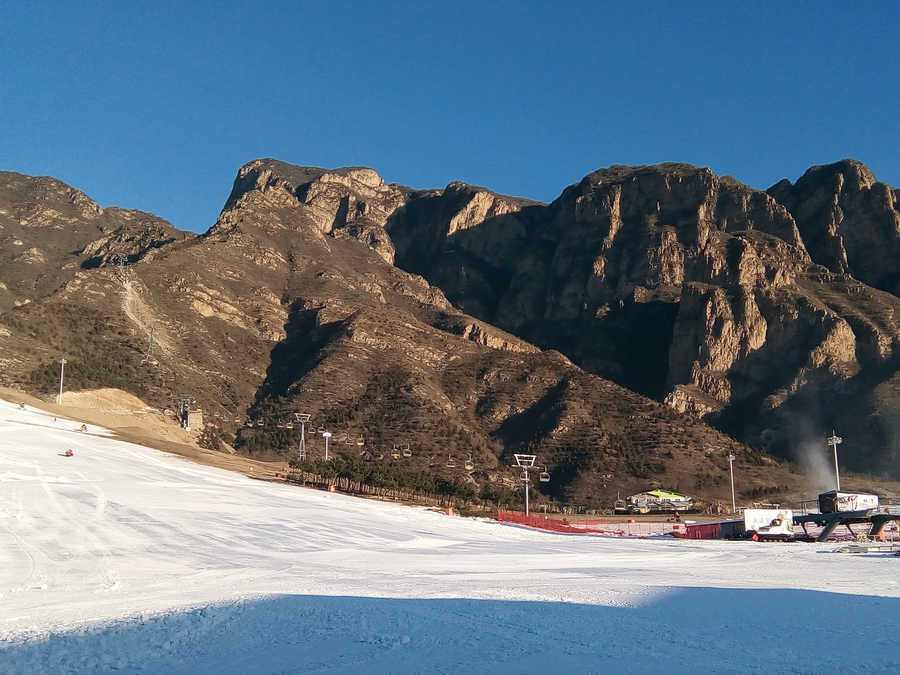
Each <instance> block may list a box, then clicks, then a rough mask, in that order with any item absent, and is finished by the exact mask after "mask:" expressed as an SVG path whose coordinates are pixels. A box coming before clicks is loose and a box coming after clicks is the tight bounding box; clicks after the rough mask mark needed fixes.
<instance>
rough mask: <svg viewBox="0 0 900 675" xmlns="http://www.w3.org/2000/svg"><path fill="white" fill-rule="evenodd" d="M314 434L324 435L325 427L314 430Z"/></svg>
mask: <svg viewBox="0 0 900 675" xmlns="http://www.w3.org/2000/svg"><path fill="white" fill-rule="evenodd" d="M316 433H317V434H324V433H325V427H319V428H318V429H316Z"/></svg>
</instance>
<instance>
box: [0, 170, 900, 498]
mask: <svg viewBox="0 0 900 675" xmlns="http://www.w3.org/2000/svg"><path fill="white" fill-rule="evenodd" d="M860 175H862V173H860ZM5 180H6V181H7V183H6V187H5V188H4V185H3V184H0V218H5V220H0V225H2V226H3V228H4V229H3V230H0V236H5V237H6V239H4V240H3V242H4V243H3V246H2V247H0V256H6V258H3V260H9V261H11V263H12V264H11V266H6V267H3V268H2V269H0V281H3V282H4V283H7V282H6V279H9V280H10V281H9V284H13V285H14V284H19V285H18V286H15V287H14V288H13V289H12V290H10V288H11V286H10V285H9V284H8V285H7V286H8V287H7V288H6V289H5V290H6V291H7V292H8V295H7V296H5V297H6V298H7V300H8V303H7V305H6V306H7V308H9V309H8V310H7V311H6V312H5V313H3V314H0V331H2V333H0V335H5V336H6V337H8V338H11V339H7V340H0V364H2V365H3V367H4V369H3V377H4V378H6V379H5V381H6V382H7V383H12V384H15V383H17V382H18V383H20V384H26V385H28V386H33V387H40V386H43V385H42V383H44V384H46V383H45V382H44V380H47V379H48V378H49V379H52V376H53V373H52V372H51V371H50V370H48V367H50V366H48V364H51V365H52V363H53V361H54V359H56V358H58V357H59V356H62V355H65V356H67V358H70V359H71V360H72V361H77V362H79V363H81V364H82V365H83V366H84V367H83V368H82V370H81V371H79V372H81V373H82V375H80V376H79V377H82V379H84V381H85V383H89V382H93V381H95V380H102V381H103V382H102V384H105V385H110V384H111V382H110V378H116V377H117V378H119V380H117V381H118V382H120V385H119V386H125V385H128V387H131V389H132V390H133V391H136V392H138V393H140V394H141V395H143V396H145V397H147V398H148V399H150V400H151V401H154V402H157V403H159V404H161V405H163V404H168V405H171V403H172V401H173V400H174V397H175V396H176V395H178V394H182V393H190V394H192V395H194V396H195V397H196V398H197V399H198V401H202V402H203V405H204V407H205V408H206V409H207V412H208V413H209V414H208V415H207V417H208V418H209V419H218V420H220V421H221V422H222V424H223V426H224V427H226V428H227V429H228V430H231V431H237V432H238V436H239V439H238V443H239V444H240V445H241V447H242V448H243V451H244V452H250V453H255V454H260V453H261V454H263V455H268V456H272V455H273V453H274V454H276V455H277V453H280V452H283V453H288V454H291V453H292V452H293V447H294V445H295V442H296V435H295V433H289V432H287V431H286V430H285V429H284V428H279V426H278V423H279V421H281V422H283V421H284V420H285V419H286V418H287V416H288V414H289V413H290V412H292V411H296V410H302V411H305V412H309V413H310V414H313V415H314V416H315V419H316V420H317V424H322V425H328V426H329V427H330V428H332V429H333V430H335V431H337V432H338V435H337V436H336V439H339V440H338V450H336V451H337V452H338V453H339V454H340V453H344V454H349V455H354V456H355V455H358V454H359V453H360V452H362V454H363V456H364V457H365V459H366V460H367V461H372V462H378V461H390V460H388V459H387V458H388V457H389V456H390V455H389V452H390V450H391V447H392V446H393V445H394V444H406V443H409V444H411V445H413V446H414V447H416V448H418V450H417V451H416V453H415V455H414V457H412V458H409V461H408V462H407V464H408V465H409V466H410V467H411V468H414V469H416V470H420V471H429V472H438V473H443V474H445V475H449V474H450V473H452V471H451V470H450V468H449V467H446V466H445V463H446V457H445V455H447V454H449V455H451V456H454V457H455V458H456V459H457V460H459V461H460V462H461V461H462V460H464V459H466V458H467V457H468V456H470V455H471V457H472V459H473V461H475V462H476V465H477V466H478V469H477V470H476V472H475V473H474V474H472V475H471V476H470V478H471V479H472V480H473V481H475V482H476V483H478V484H479V485H484V484H486V483H490V482H491V481H496V480H500V481H504V480H512V479H510V477H509V476H508V475H507V474H508V473H509V472H508V468H507V467H506V465H507V464H508V463H509V457H508V456H509V454H510V453H512V452H515V451H521V450H526V451H535V452H537V453H538V454H539V455H540V456H541V458H542V461H546V462H547V463H548V466H550V467H551V469H552V471H553V472H554V475H555V476H557V479H555V480H554V483H553V485H552V486H551V487H550V489H551V490H553V494H554V495H555V496H556V497H558V498H560V499H567V500H570V501H576V502H580V503H585V504H592V505H600V504H604V503H606V502H607V501H609V500H610V499H611V498H612V497H613V496H614V494H615V492H616V491H622V492H627V491H628V490H632V489H633V490H638V489H644V488H646V487H647V486H648V485H659V486H663V487H670V488H676V489H677V488H679V487H680V488H681V489H683V490H692V489H700V488H698V487H696V486H695V482H697V483H698V485H699V483H704V485H706V487H703V488H702V489H704V490H706V489H707V487H708V484H707V483H708V481H712V482H711V483H709V484H711V485H714V486H716V487H715V490H719V491H720V492H722V495H720V496H724V492H723V491H722V490H723V488H722V486H723V485H724V482H723V481H722V480H720V479H721V478H722V476H724V472H725V471H727V462H725V461H724V457H725V456H726V455H727V454H728V453H729V452H733V453H735V454H737V455H738V456H739V457H740V458H741V460H740V462H741V463H742V467H741V468H742V470H744V471H746V472H747V475H751V474H753V475H754V476H755V480H758V481H769V482H768V483H767V485H772V484H774V483H778V484H783V483H784V482H785V478H784V476H783V472H780V473H779V471H778V468H777V466H776V465H775V463H774V461H773V460H771V459H768V458H766V457H765V456H764V455H761V454H759V452H758V451H753V450H750V449H749V448H748V447H746V446H744V445H741V444H740V443H738V442H736V441H734V440H732V439H731V438H729V437H727V436H725V435H723V434H721V433H720V432H719V431H716V430H715V429H713V428H711V427H710V426H708V425H707V424H705V423H704V422H701V421H699V418H700V417H703V418H704V419H705V420H706V421H708V422H711V423H713V424H714V425H717V426H718V427H720V428H721V429H724V430H726V431H727V432H728V433H730V434H732V435H733V436H736V437H739V438H741V439H742V440H745V441H748V442H750V443H752V444H754V445H757V446H765V447H768V448H771V449H773V450H775V451H777V452H780V453H782V454H786V455H790V453H791V449H792V448H794V447H796V446H797V443H798V442H799V441H800V440H801V437H800V435H798V433H797V430H798V429H802V431H803V433H808V434H809V435H810V437H814V438H817V437H818V435H820V433H821V431H822V429H823V428H824V427H822V425H823V424H824V423H825V422H824V420H828V421H829V422H830V421H832V420H836V421H842V422H844V423H845V425H846V426H845V427H842V429H841V433H842V434H843V435H844V437H845V439H846V440H847V442H848V444H850V443H859V444H860V445H861V444H862V443H863V442H865V443H867V444H868V447H869V448H872V450H869V451H867V454H866V455H865V456H863V454H862V453H860V455H857V456H856V457H853V456H852V455H851V457H850V458H849V461H850V462H851V463H853V462H854V461H855V462H856V466H857V467H859V468H866V469H867V470H869V471H889V470H890V469H891V467H892V462H893V461H895V458H896V457H900V454H898V451H897V448H900V444H898V443H897V442H895V441H894V440H893V437H892V436H891V434H890V433H889V427H890V424H891V421H890V420H893V419H894V417H891V416H890V414H888V413H889V412H890V411H896V413H897V415H900V375H897V373H898V372H900V369H898V365H900V358H898V354H897V345H898V340H900V326H898V325H897V322H896V320H895V317H896V316H900V314H898V312H900V300H898V298H896V297H895V296H894V295H892V294H890V293H887V292H884V291H880V290H878V289H876V288H873V287H871V286H869V285H867V284H865V283H863V282H862V281H860V280H858V279H857V278H856V277H855V276H854V275H853V274H851V271H850V267H847V268H836V269H830V268H829V267H828V266H827V265H826V264H825V262H827V261H825V262H823V259H820V258H818V257H817V256H818V255H819V248H817V246H818V244H816V243H815V241H813V240H812V238H811V236H810V237H808V236H807V232H809V231H810V229H809V227H807V221H804V220H802V219H800V217H799V216H798V217H797V218H796V219H795V216H794V215H793V212H794V211H798V209H799V211H802V209H801V208H800V207H799V206H798V204H801V203H806V202H805V201H803V200H802V199H800V197H797V200H799V201H797V200H795V201H791V199H790V198H788V197H786V196H785V195H787V194H788V193H789V192H790V190H793V189H794V187H791V186H785V185H782V186H781V187H780V188H778V190H775V189H774V188H773V191H772V194H767V193H765V192H760V191H757V190H753V189H752V188H749V187H747V186H745V185H742V184H740V183H738V182H737V181H735V180H734V179H732V178H729V177H724V178H721V177H717V176H715V175H714V174H712V173H711V172H710V171H709V170H707V169H699V168H696V167H691V166H688V165H682V164H664V165H659V166H651V167H621V166H615V167H611V168H609V169H604V170H601V171H597V172H595V173H593V174H590V175H589V176H587V177H585V178H584V179H583V180H582V181H580V182H579V183H577V184H575V185H572V186H571V187H569V188H567V189H566V190H565V191H564V192H563V194H562V195H561V196H560V197H559V198H558V199H557V200H555V201H554V202H553V203H552V204H549V205H548V204H540V203H537V202H532V201H529V200H525V199H519V198H513V197H506V196H503V195H498V194H495V193H493V192H491V191H490V190H487V189H484V188H479V187H476V186H471V185H466V184H462V183H451V184H450V185H448V186H447V187H446V188H443V189H440V190H424V191H414V190H411V189H409V188H405V187H403V186H398V185H388V184H386V183H385V181H384V180H383V179H382V178H381V177H380V176H379V175H378V174H377V173H376V172H374V171H373V170H371V169H365V168H358V167H354V168H345V169H336V170H326V169H318V168H310V167H295V166H291V165H288V164H284V163H282V162H278V161H276V160H257V161H254V162H251V163H249V164H247V165H246V166H244V167H242V168H241V169H240V171H239V173H238V176H237V178H236V180H235V184H234V188H233V190H232V193H231V196H230V197H229V199H228V202H227V203H226V205H225V208H224V209H223V211H222V213H221V215H220V217H219V219H218V221H217V222H216V224H215V225H214V226H213V227H212V228H210V230H209V231H208V232H207V233H205V234H204V235H200V236H195V235H189V234H185V233H180V232H178V231H177V230H175V229H174V228H172V227H171V226H170V225H169V224H167V223H165V222H164V221H160V220H159V219H156V218H155V217H153V216H151V215H149V214H142V213H139V212H128V211H122V210H119V209H112V208H111V209H106V210H101V209H99V207H97V206H96V205H94V204H93V202H91V201H90V200H89V199H88V198H87V197H85V196H84V195H82V194H81V193H78V192H77V191H73V190H72V189H71V188H69V187H68V186H64V185H62V184H60V183H56V182H54V181H52V179H30V178H27V177H22V176H18V175H10V176H8V177H6V178H5ZM858 182H859V189H858V190H857V191H856V192H854V191H853V190H850V189H849V188H846V189H845V193H846V194H844V196H843V197H841V199H844V200H845V201H844V202H842V203H845V204H850V203H853V204H858V203H863V202H865V199H869V198H868V197H866V198H863V197H862V196H860V195H862V191H864V190H868V191H869V193H871V190H872V186H873V185H875V183H871V182H870V183H866V181H858ZM802 183H803V181H802V180H801V181H798V183H797V185H798V186H801V184H802ZM865 185H869V187H865ZM789 188H790V189H789ZM797 189H799V188H797ZM805 189H806V188H804V190H805ZM854 189H855V188H854ZM797 194H801V193H800V192H797ZM802 194H806V192H803V193H802ZM867 194H868V193H867ZM41 195H45V196H44V197H43V198H42V197H41ZM854 195H855V196H854ZM801 196H802V195H801ZM865 203H869V202H865ZM35 205H37V206H35ZM92 205H93V206H92ZM841 208H842V209H844V207H841ZM859 208H862V207H859ZM867 208H868V207H867ZM872 208H874V207H872ZM850 210H852V209H850V208H849V207H848V208H847V209H846V211H847V212H849V211H850ZM799 211H798V212H799ZM23 222H24V223H25V224H24V225H23ZM798 222H800V223H802V226H800V227H798ZM885 222H887V221H885ZM29 223H44V224H43V225H33V226H28V224H29ZM28 227H30V229H28ZM48 227H51V228H56V229H54V232H55V233H57V234H56V235H55V236H54V237H47V236H45V235H42V234H41V233H42V232H47V231H48V230H47V228H48ZM810 227H811V226H810ZM41 228H43V229H41ZM813 229H814V228H813ZM883 231H884V232H887V229H884V228H883ZM839 236H841V237H842V241H844V239H845V238H846V237H845V236H844V235H839ZM847 236H849V235H847ZM885 236H886V235H885ZM15 240H18V241H21V244H16V243H15ZM51 242H55V243H51ZM54 247H55V248H54ZM846 251H847V255H846V257H847V261H848V263H847V264H848V265H852V264H853V260H854V257H853V255H851V253H850V251H851V247H846ZM73 252H74V253H73ZM123 256H124V257H123ZM119 261H125V262H128V263H129V264H130V266H129V267H128V268H127V269H123V268H122V267H120V266H119V265H118V264H114V263H118V262H119ZM885 265H887V262H886V261H885ZM9 269H15V270H19V269H23V270H31V272H30V273H29V274H31V276H29V275H28V274H25V273H19V272H17V273H16V274H17V275H18V276H16V275H10V274H8V273H7V272H6V270H9ZM59 270H62V272H60V271H59ZM4 274H6V275H7V276H5V277H4V276H3V275H4ZM886 283H888V285H889V283H890V282H889V281H888V282H886ZM16 304H18V305H19V306H18V307H16ZM151 326H152V327H153V329H154V331H155V333H154V336H155V338H154V339H155V345H156V352H155V353H154V355H153V356H154V358H153V359H149V358H147V354H146V351H147V344H148V343H147V338H148V336H149V332H150V328H151ZM51 370H52V368H51ZM73 377H74V376H73ZM91 378H93V379H91ZM48 381H49V380H48ZM613 382H615V384H613ZM122 383H124V384H122ZM126 388H127V387H126ZM635 392H637V393H635ZM645 396H646V397H649V398H645ZM650 399H656V401H655V402H654V401H653V400H650ZM664 404H667V405H664ZM216 413H217V414H218V417H216ZM684 413H687V414H684ZM891 414H893V413H891ZM840 415H844V416H845V417H843V418H842V417H840ZM247 417H249V418H250V419H251V420H256V421H264V422H266V423H267V424H266V425H265V426H264V427H260V426H259V425H258V424H255V425H254V426H252V427H250V426H244V425H243V424H242V423H236V422H235V420H242V421H243V420H245V419H246V418H247ZM798 419H799V420H802V421H803V423H802V424H800V423H797V420H798ZM226 420H227V423H226V422H225V421H226ZM820 427H821V428H820ZM359 438H362V439H363V440H364V446H362V450H358V447H359V446H357V445H356V439H359ZM344 446H346V447H344ZM892 453H893V454H892ZM379 457H380V459H379ZM897 470H898V471H900V466H898V467H897ZM698 475H702V476H706V478H703V480H700V479H697V478H696V477H697V476H698ZM776 476H777V477H776ZM707 479H708V481H707ZM790 480H791V481H795V479H793V478H792V479H790ZM796 480H799V479H796ZM704 481H706V482H704ZM513 482H514V481H513ZM715 490H712V491H708V492H707V493H708V494H709V495H710V496H715Z"/></svg>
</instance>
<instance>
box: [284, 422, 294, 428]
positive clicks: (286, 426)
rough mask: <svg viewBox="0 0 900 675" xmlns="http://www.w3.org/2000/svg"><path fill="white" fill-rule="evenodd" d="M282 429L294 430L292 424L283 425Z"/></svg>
mask: <svg viewBox="0 0 900 675" xmlns="http://www.w3.org/2000/svg"><path fill="white" fill-rule="evenodd" d="M284 428H285V429H293V428H294V423H293V422H288V423H287V424H285V425H284Z"/></svg>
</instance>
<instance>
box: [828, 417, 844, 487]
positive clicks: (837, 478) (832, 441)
mask: <svg viewBox="0 0 900 675" xmlns="http://www.w3.org/2000/svg"><path fill="white" fill-rule="evenodd" d="M825 442H826V443H828V445H831V446H833V447H834V485H835V490H834V495H835V499H837V493H838V492H840V491H841V473H840V471H839V470H838V458H837V446H838V445H839V444H840V443H843V442H844V439H843V438H841V437H840V436H838V435H837V434H835V433H834V429H832V430H831V436H830V437H829V438H828V439H827V440H826V441H825Z"/></svg>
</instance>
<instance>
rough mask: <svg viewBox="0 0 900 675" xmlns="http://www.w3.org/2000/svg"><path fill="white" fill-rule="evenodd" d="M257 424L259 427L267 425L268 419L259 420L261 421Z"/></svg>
mask: <svg viewBox="0 0 900 675" xmlns="http://www.w3.org/2000/svg"><path fill="white" fill-rule="evenodd" d="M256 426H258V427H264V426H266V421H265V420H259V422H257V423H256Z"/></svg>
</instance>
